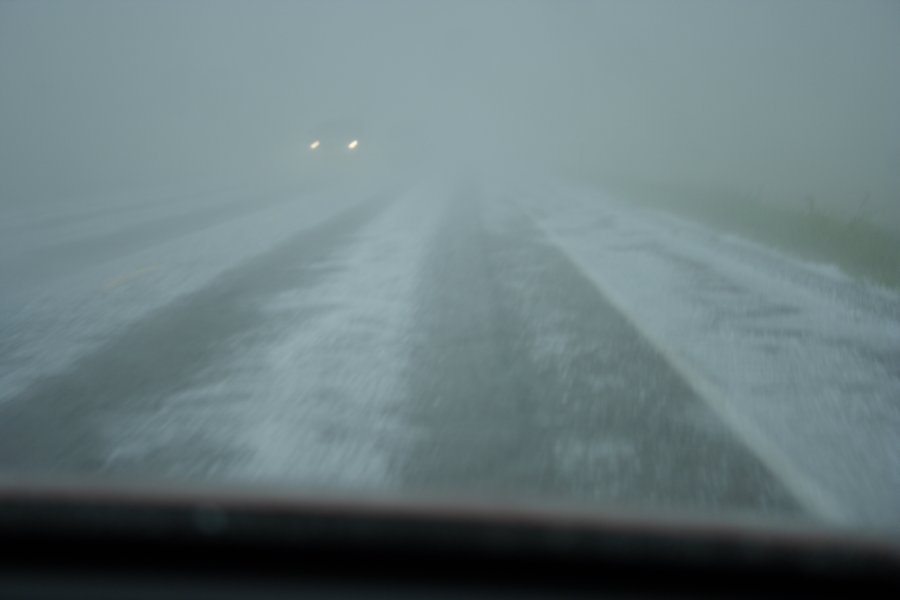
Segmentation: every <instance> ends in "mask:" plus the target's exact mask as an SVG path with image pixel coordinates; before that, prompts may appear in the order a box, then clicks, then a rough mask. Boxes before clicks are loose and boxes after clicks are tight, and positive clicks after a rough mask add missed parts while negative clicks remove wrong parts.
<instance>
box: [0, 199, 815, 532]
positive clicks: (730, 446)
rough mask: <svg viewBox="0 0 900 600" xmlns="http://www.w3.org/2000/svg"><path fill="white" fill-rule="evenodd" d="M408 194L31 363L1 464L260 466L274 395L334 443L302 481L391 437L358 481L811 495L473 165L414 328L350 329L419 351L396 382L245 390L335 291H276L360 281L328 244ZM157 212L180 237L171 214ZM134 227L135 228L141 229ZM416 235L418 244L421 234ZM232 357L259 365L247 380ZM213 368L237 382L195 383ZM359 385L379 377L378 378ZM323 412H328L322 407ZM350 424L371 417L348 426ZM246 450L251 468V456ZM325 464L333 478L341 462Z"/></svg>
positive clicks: (700, 499) (758, 507)
mask: <svg viewBox="0 0 900 600" xmlns="http://www.w3.org/2000/svg"><path fill="white" fill-rule="evenodd" d="M406 204H411V205H414V204H415V203H409V202H407V203H406ZM227 210H228V211H231V212H230V213H229V214H228V215H223V216H222V219H225V218H233V219H239V218H241V217H242V215H243V213H242V211H243V209H236V208H228V209H227ZM407 210H411V209H408V208H407V207H406V206H404V205H403V203H402V202H400V201H398V200H397V199H396V198H395V197H393V196H391V195H388V196H386V197H381V198H375V199H371V200H368V201H365V202H362V203H360V204H358V205H355V206H353V207H352V208H349V209H347V210H343V211H339V212H337V213H336V215H335V216H333V217H331V218H329V219H327V220H325V221H323V222H322V223H319V224H318V225H316V226H315V227H312V228H306V229H301V230H299V231H298V232H296V234H294V235H293V236H292V237H289V238H288V239H286V240H285V241H283V242H281V243H279V244H278V245H276V246H274V247H273V248H271V249H269V250H267V251H266V252H263V253H259V254H256V255H252V256H248V257H246V259H245V260H243V261H242V262H240V263H238V264H236V265H234V266H233V267H232V268H230V269H228V270H226V271H225V272H223V273H221V274H219V275H218V276H216V277H215V278H213V279H212V280H211V281H209V282H208V283H207V284H205V285H204V286H203V287H202V288H200V289H199V290H195V291H193V292H191V293H189V294H185V295H183V296H180V297H178V298H176V299H174V300H173V301H171V302H168V303H167V304H165V305H164V306H161V307H159V308H157V309H155V310H153V311H151V312H149V313H148V314H146V315H143V316H142V317H140V318H139V319H137V320H135V321H134V322H131V323H129V324H128V325H127V326H124V327H121V328H118V329H116V331H115V332H114V333H113V334H110V335H108V336H106V337H105V338H104V339H103V340H102V341H101V342H100V343H99V344H97V345H96V346H95V347H93V348H91V350H90V351H88V352H86V353H85V354H84V355H82V356H79V357H77V359H75V360H73V361H71V362H70V364H68V365H67V366H66V367H65V368H64V369H62V370H60V371H59V372H57V373H55V374H52V375H49V376H46V377H41V378H38V379H36V380H35V381H33V382H31V383H30V384H29V385H28V386H26V387H25V388H24V389H22V390H20V391H18V392H17V393H16V394H15V395H14V396H13V397H12V398H10V399H9V400H8V401H6V402H5V403H4V404H2V405H0V469H2V470H3V471H4V472H6V473H10V472H11V473H14V474H15V473H19V474H21V473H31V474H40V475H49V476H56V475H60V474H65V475H74V476H82V475H89V476H99V477H107V476H108V477H125V478H128V479H139V480H142V481H147V480H151V481H152V480H154V479H168V480H173V479H174V480H176V481H218V480H220V479H221V480H224V481H226V482H229V481H234V480H236V481H241V480H242V479H248V477H247V473H248V471H247V468H246V465H247V461H246V455H247V454H248V452H251V451H252V449H250V448H249V447H248V444H251V443H252V442H248V440H247V439H246V436H243V435H242V434H243V431H242V430H243V429H244V426H243V423H244V421H243V420H242V419H243V418H244V417H242V416H241V415H244V416H245V417H246V416H248V415H252V417H253V418H254V419H257V418H259V416H260V413H266V412H267V413H268V415H267V417H268V418H271V419H274V420H276V421H281V422H282V423H291V424H296V425H295V427H296V433H295V436H296V438H298V440H302V439H303V438H306V437H315V438H316V439H317V440H318V443H319V446H317V448H318V449H317V451H316V452H317V454H314V453H304V452H303V451H297V450H296V447H294V449H293V450H285V452H286V453H288V454H285V455H284V456H280V457H278V459H279V460H278V462H277V464H278V465H281V466H279V467H277V468H273V469H269V470H268V471H267V476H268V477H269V478H270V479H274V480H278V479H279V475H280V473H281V472H280V471H279V469H281V470H282V471H283V475H284V479H285V480H289V481H290V482H291V484H292V485H296V486H300V487H302V486H303V484H304V480H303V476H302V474H301V475H299V476H298V475H297V474H296V473H293V474H292V473H291V472H290V471H291V470H292V469H297V470H298V472H301V473H302V472H303V465H304V464H305V463H313V462H317V461H318V462H321V457H322V456H323V455H330V456H333V457H338V458H337V459H335V460H333V461H332V462H331V463H330V464H332V465H334V466H332V467H331V468H332V469H337V470H341V469H345V468H346V469H350V470H354V472H364V471H365V470H366V469H367V467H366V464H368V463H365V462H359V463H358V464H355V465H354V464H351V463H353V461H354V460H357V459H355V458H354V457H355V456H362V455H365V454H367V453H370V452H369V450H368V448H377V449H378V452H380V453H381V455H382V456H381V458H382V459H383V460H381V463H380V465H381V466H380V467H379V470H378V475H377V476H374V477H368V478H365V477H363V478H361V479H360V481H365V482H366V483H365V485H360V487H361V488H362V487H365V488H372V487H376V488H380V489H381V490H383V491H385V490H386V491H388V492H398V493H406V492H425V493H436V494H451V495H472V496H475V497H481V496H496V497H499V498H500V499H502V498H517V499H518V498H533V499H536V500H539V499H561V500H567V501H576V502H587V503H597V504H600V505H604V506H606V505H611V506H623V507H628V508H644V507H646V508H650V509H653V508H673V509H687V510H700V511H703V512H708V511H748V512H752V513H764V514H774V515H798V514H800V513H802V512H803V510H802V508H801V507H800V506H799V504H798V503H797V501H796V500H795V499H794V498H792V497H791V495H790V493H789V492H788V491H787V489H786V487H785V486H784V485H782V483H781V482H779V481H778V479H777V478H776V477H775V476H774V475H773V474H772V473H771V472H770V471H768V470H767V468H766V467H765V466H764V464H763V463H762V462H761V461H760V460H759V459H757V458H756V457H755V456H754V454H753V453H752V452H750V451H749V450H748V449H747V448H745V447H744V446H743V445H742V444H741V443H740V442H739V441H738V440H737V438H736V436H734V435H733V434H732V432H731V431H729V429H728V428H727V427H726V426H725V425H724V424H723V423H722V422H721V421H719V420H718V419H717V417H716V416H715V414H714V413H713V412H712V411H711V410H710V409H709V408H708V407H707V405H706V404H705V403H704V402H703V401H702V400H701V399H700V398H698V397H697V395H696V394H695V393H694V392H693V391H692V390H691V388H690V387H689V386H688V385H687V384H686V383H685V382H684V381H683V380H682V379H680V378H679V376H678V375H677V373H676V372H675V371H674V370H673V369H672V368H671V367H670V366H669V365H668V364H667V363H666V361H665V360H664V359H663V357H662V356H661V355H660V354H659V353H658V352H656V351H655V350H654V348H653V347H652V346H651V345H650V344H648V343H647V342H646V341H645V340H644V339H643V338H642V337H641V336H640V335H639V334H638V333H637V332H636V331H635V330H634V329H633V327H632V326H631V325H630V324H629V323H628V321H627V320H626V319H624V318H623V317H622V316H621V315H620V314H618V313H617V311H616V310H615V309H614V308H613V307H612V306H611V305H610V304H609V302H607V301H606V300H605V299H604V297H603V296H602V295H601V293H600V292H599V291H598V290H597V289H596V288H595V287H594V286H592V285H591V284H590V283H589V281H588V280H587V279H586V278H585V277H584V276H583V275H582V274H581V273H580V272H579V271H578V270H577V269H576V268H575V267H574V266H573V265H572V264H571V263H570V262H569V261H568V260H567V259H566V258H565V257H564V255H563V254H562V253H561V252H559V251H558V250H556V249H555V248H554V247H553V246H552V245H551V244H550V243H549V242H548V241H547V240H546V239H544V238H543V237H542V235H541V234H540V233H539V231H538V229H537V228H536V227H535V226H534V225H533V224H532V223H531V222H530V221H529V219H528V218H527V217H526V215H525V213H524V212H522V211H521V210H519V209H518V208H517V207H516V206H515V204H514V203H504V202H497V201H495V199H492V198H486V197H485V195H484V192H483V191H482V190H480V189H479V188H478V187H477V186H474V185H473V186H470V187H463V188H459V189H455V190H453V191H452V193H450V194H448V195H447V197H446V198H443V199H441V200H440V201H434V202H433V207H431V208H428V209H427V210H426V212H427V213H428V214H429V215H431V216H432V217H433V226H430V228H429V226H427V225H426V224H424V223H423V224H422V231H423V233H422V239H423V240H424V241H423V243H422V244H421V245H420V246H415V249H416V252H417V254H415V256H412V257H411V263H412V264H414V265H415V268H414V269H413V271H412V272H411V274H410V277H411V278H412V279H411V284H410V289H411V290H412V293H411V299H410V305H409V306H408V308H406V309H404V310H403V311H401V313H402V314H403V315H404V318H406V319H407V320H408V322H409V332H410V333H409V335H406V336H405V337H403V338H402V340H403V344H404V346H405V347H402V348H400V349H397V348H383V349H382V348H378V347H375V348H374V349H373V348H367V347H366V346H365V339H366V338H365V337H363V338H360V339H361V340H363V342H362V344H356V345H355V346H354V345H352V344H351V345H349V346H348V347H347V349H346V352H347V353H348V359H349V358H350V355H351V354H353V359H354V364H356V365H360V364H362V365H366V364H368V363H367V362H366V356H367V354H366V353H370V352H384V353H391V354H392V356H391V358H392V359H393V360H394V361H395V362H397V363H399V364H401V365H402V368H401V369H400V370H399V375H398V377H396V378H395V379H397V382H395V385H394V387H393V388H391V390H394V391H392V392H390V394H389V395H390V396H391V401H390V402H389V403H384V404H383V405H379V404H378V403H377V402H374V403H371V404H369V405H366V408H365V411H366V413H365V414H364V415H361V414H360V413H359V412H357V413H356V414H354V413H353V410H352V406H354V405H353V403H352V402H344V400H348V399H346V398H341V397H340V396H341V394H342V393H343V394H345V395H346V394H347V392H346V391H343V392H342V391H341V390H342V389H345V388H340V386H337V385H336V386H333V387H332V388H331V391H330V392H329V394H330V395H323V394H319V393H316V394H313V393H310V392H307V393H304V392H302V391H296V392H290V391H287V392H285V395H286V396H287V397H289V398H290V402H289V403H283V402H282V403H266V402H264V401H262V402H261V401H259V400H258V398H255V397H249V396H245V395H242V393H241V392H240V389H244V388H245V387H246V386H248V385H249V386H251V387H252V386H253V385H254V382H256V381H259V382H262V381H264V380H265V378H266V377H267V375H266V373H265V372H263V371H259V372H252V369H245V370H243V371H241V370H240V369H234V368H232V367H230V366H229V365H231V364H237V363H235V362H234V361H238V362H239V361H240V359H241V358H242V357H244V356H245V355H249V354H253V353H254V352H255V351H256V350H255V349H258V348H261V347H265V346H266V344H267V343H268V342H269V340H271V339H274V338H276V337H278V336H283V335H284V333H285V331H286V330H290V331H292V332H293V333H294V334H297V335H299V336H300V337H302V335H303V331H305V330H306V329H312V328H314V327H316V326H318V324H319V323H320V322H321V321H322V320H323V319H326V318H327V317H328V315H329V314H330V313H331V312H333V311H334V310H335V309H334V308H333V307H331V306H329V304H328V303H324V304H322V305H315V304H311V305H310V306H309V307H308V308H307V309H304V310H301V311H298V312H296V313H295V314H293V316H292V318H291V319H290V320H288V321H284V320H275V319H273V318H272V317H271V315H270V313H269V312H267V311H266V310H265V309H264V307H265V306H266V305H267V303H270V302H271V301H273V299H276V298H278V297H280V295H283V294H285V293H287V292H292V291H297V290H300V291H301V292H305V293H307V294H309V295H310V296H312V297H315V296H316V294H317V290H319V289H320V288H322V286H327V285H329V284H330V283H332V282H334V281H337V280H338V279H339V278H344V279H347V278H348V277H349V278H350V279H351V283H352V277H353V274H352V272H350V273H349V274H348V271H347V269H342V268H340V267H336V266H329V265H330V263H329V261H330V260H332V259H333V258H334V257H335V256H339V255H341V253H342V252H344V253H346V252H348V251H349V250H348V249H351V248H356V249H357V250H358V251H359V252H361V253H362V254H363V255H365V254H366V253H369V254H371V252H369V250H368V249H367V247H366V242H365V238H364V235H365V233H366V232H367V231H368V230H369V229H370V228H373V227H376V226H381V227H386V226H388V227H389V226H390V223H391V219H392V218H394V217H393V216H392V215H398V214H399V215H402V214H403V213H404V211H407ZM379 223H380V225H378V224H379ZM385 223H386V224H387V225H385ZM185 226H186V225H185ZM142 231H143V230H142ZM160 231H161V233H162V234H163V236H162V237H161V238H160V240H159V243H160V244H164V243H165V241H166V240H165V237H166V235H165V234H166V232H167V231H168V230H167V229H166V228H163V229H161V230H160ZM148 232H149V230H148ZM147 235H150V233H147ZM360 236H363V237H360ZM107 237H108V236H107ZM121 239H122V241H123V243H124V244H125V246H128V244H129V243H131V244H135V243H137V242H135V241H134V240H133V239H130V238H129V237H128V236H124V237H122V238H121ZM129 240H130V241H129ZM361 240H362V241H361ZM139 241H140V244H141V245H142V246H145V245H148V244H151V242H150V241H149V240H148V239H144V238H141V239H140V240H139ZM84 244H87V247H90V248H92V249H93V248H99V247H101V246H100V245H99V243H98V244H97V245H91V242H90V241H89V240H88V241H86V242H84ZM107 246H108V244H105V243H104V245H103V247H104V248H105V247H107ZM397 252H407V255H404V256H406V258H410V257H409V256H408V254H409V252H410V251H405V250H403V249H402V248H401V249H398V250H397ZM44 268H45V269H46V272H47V273H53V272H55V271H54V267H52V266H46V267H44ZM376 284H377V282H376ZM377 285H382V284H377ZM382 287H383V285H382ZM373 289H376V288H373ZM357 301H359V302H362V303H365V301H366V299H365V298H357ZM310 360H312V361H315V357H313V358H311V359H310ZM372 364H373V365H374V364H376V361H374V360H373V361H372ZM354 368H356V369H357V370H359V368H365V367H354ZM373 368H376V367H373ZM279 369H281V370H282V371H283V370H285V369H287V370H290V369H291V366H290V364H281V365H280V366H279ZM335 376H336V377H343V378H346V377H348V375H347V374H346V373H343V374H337V375H335ZM233 378H239V379H241V381H242V386H230V385H229V382H230V381H232V379H233ZM216 383H219V384H220V385H219V387H218V388H215V386H214V384H216ZM210 385H213V388H212V389H213V390H215V389H218V390H219V391H218V393H216V392H215V391H212V392H209V391H207V392H205V393H204V395H203V396H202V401H201V400H196V399H195V400H183V399H184V398H190V397H191V396H190V394H189V393H190V392H191V391H192V390H194V389H199V388H201V387H204V389H209V388H210ZM257 388H259V386H257ZM355 389H356V391H355V392H354V393H355V394H356V395H360V394H362V395H365V394H366V393H367V391H366V388H365V386H362V387H357V388H355ZM236 390H237V391H236ZM186 394H187V395H186ZM179 403H180V404H179ZM348 406H349V407H351V409H349V410H348V409H347V407H348ZM330 407H333V410H332V408H330ZM313 408H315V410H313ZM163 409H164V410H165V411H166V414H167V415H169V416H168V419H169V422H174V423H177V422H178V421H182V422H187V421H191V423H193V424H192V425H191V427H190V428H189V429H188V430H187V431H189V433H184V431H185V430H181V433H177V431H178V430H177V427H173V428H167V427H162V426H158V427H157V426H155V425H154V423H159V422H160V421H158V420H155V418H156V417H155V416H156V415H158V414H159V413H160V411H161V410H163ZM198 414H201V415H203V417H202V418H200V419H198V418H197V415H198ZM322 414H325V415H327V418H323V417H316V416H315V415H322ZM305 415H311V416H309V417H307V416H305ZM326 422H327V428H328V432H325V425H323V424H324V423H326ZM385 422H389V423H390V426H383V423H385ZM119 423H129V424H132V425H133V424H134V423H143V425H142V427H140V428H139V429H140V432H141V433H140V435H141V436H143V438H145V439H153V443H152V444H146V448H148V449H147V450H146V451H141V450H137V451H135V450H131V451H130V453H129V455H128V459H127V460H125V461H119V460H113V459H112V457H116V456H119V455H120V454H121V452H122V446H123V444H124V442H123V439H122V438H123V436H122V435H121V433H120V434H117V433H116V429H117V428H118V425H117V424H119ZM182 424H183V423H182ZM292 427H294V425H292ZM342 430H343V431H349V432H352V433H351V434H346V435H335V434H334V432H335V431H342ZM173 431H174V432H175V433H173ZM329 432H330V433H329ZM289 435H294V434H289ZM323 440H324V441H323ZM323 453H324V454H323ZM359 460H360V461H361V460H362V459H359ZM235 465H242V469H243V470H239V469H238V470H232V469H231V467H232V466H235ZM235 473H238V474H237V475H235ZM251 475H252V473H251ZM335 476H336V480H340V481H341V482H342V484H344V485H343V487H345V488H351V489H352V488H353V487H354V484H353V481H354V480H353V477H349V478H343V479H341V478H340V477H338V473H335ZM249 479H251V480H252V479H253V477H252V476H251V477H249ZM324 479H325V480H326V481H325V483H326V484H327V474H326V477H325V478H324ZM372 481H375V484H374V486H373V484H372ZM318 483H321V481H319V482H318Z"/></svg>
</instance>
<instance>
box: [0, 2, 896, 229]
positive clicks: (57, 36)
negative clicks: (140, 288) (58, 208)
mask: <svg viewBox="0 0 900 600" xmlns="http://www.w3.org/2000/svg"><path fill="white" fill-rule="evenodd" d="M898 107H900V3H898V2H894V1H890V0H885V1H879V2H876V1H865V0H846V1H840V2H839V1H827V0H793V1H791V0H753V1H749V0H748V1H733V2H732V1H726V0H708V1H700V0H685V1H667V0H655V1H651V0H637V1H633V0H628V1H626V0H622V1H613V2H593V3H592V2H579V1H569V2H560V1H553V2H527V1H520V0H511V1H495V2H487V1H485V2H460V1H459V0H453V1H450V0H444V1H440V2H437V1H434V2H429V1H392V2H376V1H364V0H358V1H355V2H354V1H346V0H344V1H327V2H326V1H320V2H287V1H284V2H261V1H254V2H249V1H248V2H222V1H215V2H213V1H178V2H174V1H173V2H166V1H156V2H150V1H141V2H128V1H96V0H80V1H72V2H63V1H57V2H43V1H35V0H27V1H9V0H0V165H2V166H0V169H2V177H0V201H2V202H4V203H7V202H17V201H18V202H21V201H32V200H39V199H42V198H50V197H61V196H66V195H72V194H76V195H77V194H81V193H90V191H91V190H95V189H98V190H99V189H102V188H114V187H120V188H127V187H128V186H130V185H146V184H149V183H152V182H155V181H170V180H173V179H178V178H182V177H191V176H197V175H199V176H212V177H214V176H217V175H218V174H222V173H234V172H236V171H238V172H240V171H247V172H250V171H252V170H254V169H257V168H260V167H269V166H278V167H279V168H283V169H287V170H288V171H289V168H290V165H291V164H293V163H294V161H296V160H297V159H298V157H299V156H300V153H301V152H302V150H303V148H304V146H305V144H306V143H308V140H307V139H306V137H307V133H306V132H307V131H308V130H309V127H310V126H311V124H314V123H316V122H319V121H321V120H322V119H326V118H330V117H333V116H338V117H345V116H346V117H352V118H354V119H359V120H363V121H365V122H366V123H367V124H368V125H369V128H368V129H370V130H371V131H372V132H375V133H374V134H376V135H382V136H383V137H386V136H389V135H391V132H393V134H397V135H396V138H397V139H396V140H395V142H396V145H397V146H403V145H406V147H407V148H408V147H409V145H413V146H416V151H415V152H413V153H412V154H410V155H401V156H404V157H406V158H410V157H411V156H421V155H422V154H423V152H420V150H424V149H426V147H427V150H430V151H433V152H434V153H435V156H438V157H440V158H442V159H443V160H451V157H453V159H456V158H461V157H465V158H466V159H467V160H477V161H479V162H482V163H486V162H487V161H490V160H495V159H497V160H499V159H501V158H502V159H503V160H504V161H506V162H509V163H516V162H517V161H526V160H528V161H537V162H538V163H540V164H542V165H546V166H547V167H548V168H554V169H555V168H565V169H570V168H576V169H579V170H582V171H583V170H585V169H589V170H596V171H597V172H598V173H600V174H603V175H608V176H610V177H620V176H628V177H635V178H649V179H654V180H662V181H665V180H673V181H684V182H694V183H700V184H715V185H723V186H731V187H735V188H740V189H762V190H763V191H764V193H765V194H766V195H767V196H770V197H772V198H776V199H784V201H791V199H794V198H798V197H802V196H804V195H806V194H815V195H817V196H819V197H822V198H824V199H825V200H826V201H828V202H830V203H832V204H833V205H839V204H840V203H841V202H843V201H845V200H846V199H847V198H850V202H851V203H855V202H856V201H857V200H858V198H859V196H860V194H861V193H863V192H864V191H870V192H871V193H872V194H873V197H874V198H875V200H876V202H877V203H878V204H879V206H881V207H882V209H883V210H884V211H887V212H889V213H890V214H892V215H895V216H896V217H897V218H898V221H900V208H898V205H900V109H898ZM401 131H402V132H405V134H406V137H403V136H400V135H399V132H401ZM399 140H402V141H403V142H402V144H401V143H400V141H399ZM488 164H489V163H488Z"/></svg>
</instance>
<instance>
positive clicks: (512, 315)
mask: <svg viewBox="0 0 900 600" xmlns="http://www.w3.org/2000/svg"><path fill="white" fill-rule="evenodd" d="M898 107H900V3H898V2H896V1H894V0H888V1H883V2H881V1H868V0H846V1H843V2H835V1H826V0H741V1H729V0H708V1H700V0H683V1H676V0H619V1H597V2H588V1H574V0H571V1H563V0H552V1H550V0H548V1H541V2H537V1H530V2H529V1H526V0H477V1H476V0H468V1H463V0H440V1H434V0H431V1H429V0H356V1H348V0H317V1H315V2H309V1H304V2H301V1H296V2H293V1H286V0H285V1H277V2H276V1H272V0H269V1H260V0H254V1H250V0H246V1H241V2H237V1H233V0H232V1H225V0H222V1H219V0H203V1H200V0H177V1H175V0H156V1H151V0H146V1H144V0H142V1H126V0H108V1H100V0H77V1H76V0H72V1H68V0H59V1H54V2H49V1H42V0H21V1H9V0H0V481H2V480H4V478H5V477H7V475H11V476H12V477H10V478H9V479H6V481H12V482H16V481H19V480H20V479H17V478H18V477H20V476H22V475H25V476H28V477H32V476H35V477H41V476H45V475H46V476H48V477H50V478H51V479H53V478H55V477H58V476H64V477H66V478H68V477H73V478H74V479H78V478H80V477H86V478H88V479H91V480H93V479H92V478H98V479H106V478H110V479H111V480H116V481H118V478H119V477H120V476H121V478H122V481H123V482H124V481H125V480H126V479H130V480H132V481H137V482H140V483H141V484H142V485H143V484H144V483H145V482H152V484H153V485H155V484H156V482H163V481H165V482H169V481H175V482H177V483H178V485H182V484H190V485H193V484H199V483H213V484H225V483H228V484H230V483H236V484H238V485H243V484H249V487H250V488H251V490H257V489H258V487H257V486H258V485H262V484H264V483H266V484H268V483H272V484H275V485H279V486H280V485H284V486H287V487H290V488H291V489H294V490H313V489H320V488H321V489H323V490H324V489H326V488H329V491H330V488H334V489H342V490H347V491H353V492H354V494H355V493H357V492H363V491H366V492H377V493H382V492H384V493H389V494H395V493H396V494H399V495H401V496H406V495H409V494H414V495H418V494H420V493H422V494H426V495H432V494H436V495H437V496H440V497H442V498H443V497H444V496H445V495H446V496H447V497H448V498H451V497H458V496H471V497H472V498H473V499H477V500H482V499H486V498H497V499H500V500H501V501H502V502H503V503H508V502H509V501H510V500H514V501H515V502H516V503H519V502H520V501H521V502H531V501H532V500H534V501H536V502H537V501H539V502H543V501H545V500H553V501H557V500H558V501H564V502H570V501H571V502H573V503H582V502H583V503H585V504H586V505H587V506H588V507H590V508H591V509H596V508H598V507H621V508H624V509H627V510H628V511H632V510H634V511H637V510H644V509H646V510H648V511H650V512H665V513H669V512H670V511H682V510H684V511H688V512H693V513H695V514H699V515H702V516H709V515H713V514H716V515H724V516H733V517H736V518H738V519H743V518H745V517H750V516H752V517H753V518H754V519H755V518H756V517H757V516H760V517H766V518H768V517H772V518H773V519H784V520H787V521H797V522H798V523H810V524H812V523H822V524H826V525H838V526H840V527H842V528H843V527H844V526H847V525H850V526H854V527H861V528H872V530H873V531H875V532H877V533H884V532H886V531H890V532H894V533H896V532H898V531H900V513H898V511H897V510H896V508H897V506H898V501H897V500H898V498H900V436H898V435H897V434H898V432H900V405H898V403H897V399H898V398H900V371H898V369H897V366H898V365H900V361H898V349H900V235H898V232H900V108H898ZM0 487H2V484H0ZM176 487H177V486H176ZM485 514H488V513H485ZM635 522H636V521H635Z"/></svg>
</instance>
